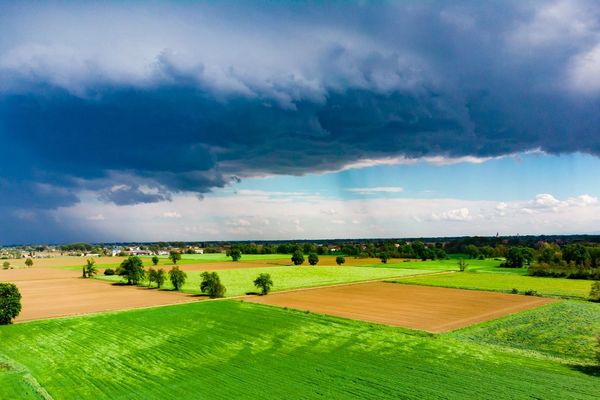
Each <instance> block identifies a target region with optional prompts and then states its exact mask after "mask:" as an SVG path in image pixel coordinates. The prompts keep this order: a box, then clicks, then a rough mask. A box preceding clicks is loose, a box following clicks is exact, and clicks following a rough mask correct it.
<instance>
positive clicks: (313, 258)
mask: <svg viewBox="0 0 600 400" xmlns="http://www.w3.org/2000/svg"><path fill="white" fill-rule="evenodd" d="M308 263H309V264H310V265H312V266H315V265H317V264H318V263H319V256H318V255H317V253H310V254H309V255H308Z"/></svg>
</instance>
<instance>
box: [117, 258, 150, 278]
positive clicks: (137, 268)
mask: <svg viewBox="0 0 600 400" xmlns="http://www.w3.org/2000/svg"><path fill="white" fill-rule="evenodd" d="M117 274H118V275H120V276H124V277H125V278H127V284H128V285H137V284H138V283H140V281H142V280H143V279H144V276H145V271H144V264H143V263H142V260H141V259H140V258H139V257H138V256H129V257H128V258H127V259H125V260H123V262H122V263H121V266H120V267H119V268H118V270H117Z"/></svg>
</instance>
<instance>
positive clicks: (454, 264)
mask: <svg viewBox="0 0 600 400" xmlns="http://www.w3.org/2000/svg"><path fill="white" fill-rule="evenodd" d="M465 262H466V263H467V264H468V265H469V266H468V271H471V272H475V271H478V272H490V273H500V274H514V275H526V274H527V269H526V268H500V267H498V266H499V265H500V263H501V261H497V260H494V259H492V258H488V259H485V260H465ZM373 265H379V266H388V267H400V268H415V269H428V270H436V271H458V260H457V259H449V260H429V261H420V260H406V261H404V260H403V261H393V262H388V263H387V264H373Z"/></svg>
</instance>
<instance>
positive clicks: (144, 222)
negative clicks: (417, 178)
mask: <svg viewBox="0 0 600 400" xmlns="http://www.w3.org/2000/svg"><path fill="white" fill-rule="evenodd" d="M557 204H559V205H558V206H557ZM557 207H558V208H557ZM173 209H176V210H178V212H179V213H182V214H184V215H185V218H159V219H157V218H155V216H156V215H163V214H164V213H169V212H173ZM555 209H558V212H557V211H556V210H555ZM323 210H335V213H334V214H327V213H324V212H323ZM100 214H101V215H102V216H104V217H106V220H107V221H108V220H109V221H110V222H111V223H110V224H102V225H101V226H99V227H97V228H95V233H98V234H99V235H100V236H101V239H99V240H110V241H120V240H122V241H129V240H131V241H135V240H148V241H150V240H236V239H238V240H251V239H255V240H260V239H303V238H308V239H313V238H351V237H418V236H461V235H495V234H496V232H499V233H500V235H511V234H517V233H520V234H553V233H593V232H598V226H600V202H598V199H597V198H595V197H593V196H591V195H588V194H583V195H579V196H572V197H570V198H568V199H566V200H563V199H561V198H557V197H555V196H554V195H551V194H549V193H541V194H540V195H537V196H535V197H533V198H532V199H526V200H518V201H504V202H497V201H482V200H463V199H448V198H398V197H383V198H382V197H367V198H361V199H351V200H349V199H346V200H344V199H336V198H330V197H320V196H310V197H297V198H294V199H287V200H286V201H282V200H281V199H279V198H277V197H268V196H267V197H256V198H252V199H251V200H249V198H247V197H243V196H235V195H231V196H217V195H207V196H206V197H205V198H204V199H203V200H200V199H199V198H198V197H197V196H195V195H192V194H178V195H175V196H173V199H172V201H170V202H169V201H163V202H158V203H144V204H139V205H135V206H129V207H119V206H116V205H114V204H107V203H102V202H100V201H97V200H96V199H95V197H94V196H93V195H86V196H82V202H81V203H78V204H77V205H75V206H73V207H69V208H62V209H59V210H57V211H55V215H56V218H58V219H60V220H61V221H63V223H65V224H71V225H73V226H77V225H82V226H85V224H86V221H87V218H88V217H89V216H90V215H100ZM82 240H85V238H82Z"/></svg>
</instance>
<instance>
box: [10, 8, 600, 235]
mask: <svg viewBox="0 0 600 400" xmlns="http://www.w3.org/2000/svg"><path fill="white" fill-rule="evenodd" d="M599 111H600V4H598V3H597V2H595V1H584V0H581V1H545V2H539V1H503V2H479V1H432V2H417V1H403V2H385V1H381V2H368V1H358V2H347V1H332V2H300V1H295V2H291V1H290V2H275V1H253V2H242V1H222V2H208V1H206V2H201V1H197V2H192V1H190V2H167V1H162V2H141V1H140V2H138V1H125V2H116V1H115V2H110V1H104V2H99V1H98V2H93V1H85V2H70V1H62V2H55V1H48V2H28V1H20V2H16V1H15V2H12V1H3V2H1V3H0V148H2V149H3V150H4V151H3V152H2V159H1V160H0V244H17V243H63V242H71V241H91V242H113V241H159V240H165V241H166V240H190V241H208V240H266V239H321V238H322V239H326V238H352V237H415V236H436V237H437V236H462V235H496V233H498V234H500V235H516V234H569V233H591V234H600V224H599V222H600V203H599V201H598V198H599V197H600V174H599V172H600V159H599V156H600V132H599V127H600V112H599Z"/></svg>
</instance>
